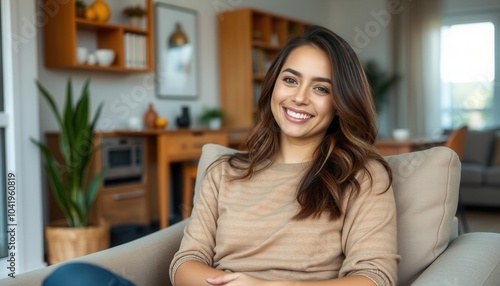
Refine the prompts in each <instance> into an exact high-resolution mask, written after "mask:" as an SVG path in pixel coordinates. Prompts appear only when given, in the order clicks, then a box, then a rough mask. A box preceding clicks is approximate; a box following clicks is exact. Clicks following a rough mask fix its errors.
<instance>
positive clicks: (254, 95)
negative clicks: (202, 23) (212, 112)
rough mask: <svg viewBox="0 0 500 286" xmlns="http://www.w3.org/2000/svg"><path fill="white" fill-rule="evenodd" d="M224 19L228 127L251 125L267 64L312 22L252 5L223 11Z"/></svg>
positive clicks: (221, 50) (221, 25)
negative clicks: (266, 10)
mask: <svg viewBox="0 0 500 286" xmlns="http://www.w3.org/2000/svg"><path fill="white" fill-rule="evenodd" d="M220 19H223V20H222V21H219V24H218V32H219V68H220V70H219V74H220V79H219V80H220V96H221V106H222V108H223V109H224V111H225V113H226V120H225V127H226V128H228V129H242V128H250V127H251V126H252V125H253V124H254V114H255V106H256V103H257V100H258V97H259V96H260V87H261V85H262V81H263V80H264V76H265V73H266V71H267V68H268V67H269V65H270V63H271V62H272V61H273V60H274V58H275V57H276V56H277V55H278V53H279V51H280V50H281V48H282V47H283V45H284V44H285V43H286V41H287V40H288V39H290V38H292V37H294V36H296V35H299V34H301V33H302V31H303V30H304V28H306V27H307V26H310V25H311V24H310V23H305V22H302V21H297V20H294V19H290V18H287V17H283V16H279V15H275V14H271V13H268V12H264V11H260V10H256V9H252V8H244V9H239V10H232V11H226V12H222V14H221V15H220Z"/></svg>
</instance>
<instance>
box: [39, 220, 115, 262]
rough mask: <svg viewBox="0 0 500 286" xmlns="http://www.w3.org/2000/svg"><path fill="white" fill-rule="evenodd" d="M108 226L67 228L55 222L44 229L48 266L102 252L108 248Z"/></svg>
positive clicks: (103, 223)
mask: <svg viewBox="0 0 500 286" xmlns="http://www.w3.org/2000/svg"><path fill="white" fill-rule="evenodd" d="M109 233H110V230H109V225H108V224H107V223H105V222H104V221H101V222H99V225H97V226H89V227H82V228H77V227H67V226H66V223H65V222H64V221H57V222H54V223H52V224H51V225H48V226H46V227H45V238H46V241H47V259H48V263H49V264H50V265H52V264H56V263H60V262H63V261H66V260H70V259H73V258H76V257H80V256H83V255H87V254H90V253H94V252H97V251H101V250H104V249H106V248H108V247H109Z"/></svg>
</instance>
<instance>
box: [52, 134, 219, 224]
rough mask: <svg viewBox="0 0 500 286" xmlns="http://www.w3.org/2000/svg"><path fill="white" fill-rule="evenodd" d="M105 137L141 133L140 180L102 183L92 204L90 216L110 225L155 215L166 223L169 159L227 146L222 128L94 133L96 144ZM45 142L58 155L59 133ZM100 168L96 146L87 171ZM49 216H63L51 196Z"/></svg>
mask: <svg viewBox="0 0 500 286" xmlns="http://www.w3.org/2000/svg"><path fill="white" fill-rule="evenodd" d="M106 137H143V138H144V139H145V141H146V142H145V148H144V159H145V160H144V176H143V178H142V180H141V181H140V182H134V183H131V184H124V185H119V186H112V187H108V186H101V189H100V191H99V195H98V197H97V199H96V203H95V205H94V210H93V217H94V218H97V217H102V218H104V219H105V220H107V221H108V222H109V223H110V225H119V224H125V223H140V224H149V223H150V222H151V220H152V219H158V220H159V223H160V227H161V228H165V227H167V226H168V224H169V214H170V186H171V180H172V178H171V177H170V174H171V172H170V170H171V166H170V165H171V163H174V162H185V161H193V160H198V159H199V157H200V155H201V150H202V147H203V145H205V144H207V143H215V144H219V145H223V146H228V133H227V132H226V131H225V130H193V129H179V130H144V131H129V130H117V131H112V132H99V133H96V136H95V139H94V140H96V144H99V143H100V140H102V138H106ZM46 139H47V144H48V145H49V148H50V150H52V151H51V152H54V153H56V157H57V158H58V159H59V160H62V159H61V156H60V154H57V153H58V134H57V133H48V134H47V135H46ZM101 169H102V154H101V150H100V149H98V150H97V151H96V153H95V155H94V160H93V163H92V166H91V169H90V173H93V174H96V173H98V172H99V171H100V170H101ZM49 205H50V208H49V212H50V219H51V220H56V219H61V218H63V216H62V213H61V211H60V210H59V208H57V207H54V206H53V205H55V201H54V199H53V198H52V196H51V197H50V199H49Z"/></svg>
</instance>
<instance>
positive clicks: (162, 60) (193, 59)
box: [154, 2, 199, 99]
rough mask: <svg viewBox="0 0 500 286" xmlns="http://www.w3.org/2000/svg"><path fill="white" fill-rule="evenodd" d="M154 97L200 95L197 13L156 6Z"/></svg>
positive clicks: (169, 6) (179, 97)
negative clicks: (155, 95)
mask: <svg viewBox="0 0 500 286" xmlns="http://www.w3.org/2000/svg"><path fill="white" fill-rule="evenodd" d="M154 19H155V56H156V94H157V96H158V97H160V98H172V99H196V98H197V97H198V95H199V67H198V14H197V12H196V11H195V10H191V9H187V8H183V7H178V6H173V5H170V4H166V3H162V2H156V3H155V17H154Z"/></svg>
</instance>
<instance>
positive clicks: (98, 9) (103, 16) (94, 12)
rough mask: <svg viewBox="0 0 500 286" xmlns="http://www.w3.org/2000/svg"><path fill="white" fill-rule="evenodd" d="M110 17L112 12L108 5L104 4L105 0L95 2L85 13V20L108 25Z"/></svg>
mask: <svg viewBox="0 0 500 286" xmlns="http://www.w3.org/2000/svg"><path fill="white" fill-rule="evenodd" d="M110 17H111V10H110V9H109V6H108V3H106V2H104V0H95V1H94V3H92V4H90V6H89V7H88V8H87V11H86V12H85V18H86V19H87V20H89V21H97V22H99V23H106V22H107V21H108V20H109V18H110Z"/></svg>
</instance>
